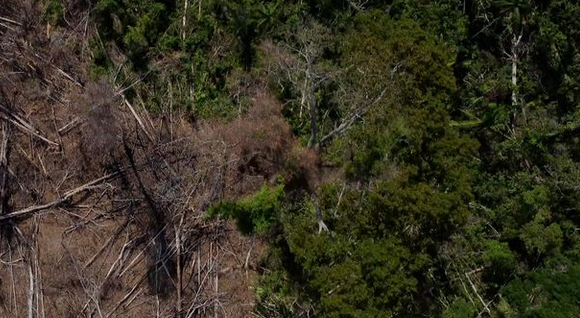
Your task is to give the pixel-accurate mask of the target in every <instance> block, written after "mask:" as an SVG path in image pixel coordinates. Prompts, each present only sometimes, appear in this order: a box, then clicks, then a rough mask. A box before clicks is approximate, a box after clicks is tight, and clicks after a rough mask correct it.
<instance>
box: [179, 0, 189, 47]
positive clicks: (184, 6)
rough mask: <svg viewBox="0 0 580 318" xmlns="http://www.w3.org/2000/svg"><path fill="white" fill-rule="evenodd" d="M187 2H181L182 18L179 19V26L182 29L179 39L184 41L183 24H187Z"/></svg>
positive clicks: (186, 0)
mask: <svg viewBox="0 0 580 318" xmlns="http://www.w3.org/2000/svg"><path fill="white" fill-rule="evenodd" d="M188 4H189V1H188V0H185V3H184V4H183V19H182V21H181V26H182V30H181V39H182V41H185V26H186V24H187V6H188Z"/></svg>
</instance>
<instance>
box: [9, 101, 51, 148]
mask: <svg viewBox="0 0 580 318" xmlns="http://www.w3.org/2000/svg"><path fill="white" fill-rule="evenodd" d="M0 118H3V119H5V120H6V121H8V122H10V123H11V124H13V125H14V126H16V127H18V128H20V129H21V130H23V131H24V132H27V133H30V134H31V135H33V136H34V137H36V138H38V139H40V140H42V141H44V142H46V143H48V144H50V145H53V146H58V147H60V144H59V143H57V142H54V141H52V140H50V139H48V138H46V137H44V136H43V135H42V132H41V131H39V130H38V129H36V128H34V126H32V124H30V123H29V122H28V121H26V120H25V119H24V118H22V117H20V116H18V115H16V114H14V113H13V112H11V111H10V110H9V109H8V108H5V107H4V106H2V105H0Z"/></svg>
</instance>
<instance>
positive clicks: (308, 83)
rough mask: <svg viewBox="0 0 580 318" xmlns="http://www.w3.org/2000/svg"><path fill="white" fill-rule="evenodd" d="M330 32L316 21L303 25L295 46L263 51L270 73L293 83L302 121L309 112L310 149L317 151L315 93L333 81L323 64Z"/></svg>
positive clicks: (299, 30) (267, 45)
mask: <svg viewBox="0 0 580 318" xmlns="http://www.w3.org/2000/svg"><path fill="white" fill-rule="evenodd" d="M328 32H329V31H328V30H327V29H326V28H325V27H324V26H322V25H320V24H318V23H317V22H314V21H304V22H303V25H302V26H300V27H299V29H298V30H297V32H296V33H295V34H294V36H293V38H292V39H291V41H290V42H294V43H296V44H294V45H286V46H285V47H281V46H277V45H275V44H272V43H264V45H263V46H264V49H265V50H266V52H267V53H268V54H271V59H272V64H271V66H270V71H272V72H273V73H274V74H273V75H274V76H276V77H279V78H283V79H284V80H287V81H289V82H290V83H291V85H292V89H295V90H296V91H297V93H298V95H299V96H298V99H299V100H298V104H299V107H300V108H299V112H298V117H299V118H302V116H303V115H302V114H303V113H304V110H305V109H306V111H307V112H308V117H309V119H310V120H309V122H310V139H309V140H308V147H309V148H314V147H316V146H317V145H318V144H319V142H320V140H319V139H320V138H319V123H318V121H319V118H318V112H319V109H318V101H317V97H316V93H317V92H318V91H319V90H320V88H321V86H322V84H324V83H325V82H327V81H330V80H331V79H332V75H331V72H329V71H328V70H325V68H324V66H323V65H322V64H321V63H320V60H321V57H322V53H323V48H324V42H325V41H327V38H328Z"/></svg>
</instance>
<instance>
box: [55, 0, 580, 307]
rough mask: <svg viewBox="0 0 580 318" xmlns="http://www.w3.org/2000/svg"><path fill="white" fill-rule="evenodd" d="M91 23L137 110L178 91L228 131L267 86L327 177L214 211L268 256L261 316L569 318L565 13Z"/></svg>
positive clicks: (449, 8)
mask: <svg viewBox="0 0 580 318" xmlns="http://www.w3.org/2000/svg"><path fill="white" fill-rule="evenodd" d="M51 3H52V2H51ZM55 8H57V7H54V6H52V5H51V6H49V8H48V9H47V16H48V17H50V19H56V18H55V17H56V16H57V13H58V10H56V9H55ZM96 9H97V13H96V14H97V18H98V21H99V32H100V39H95V43H96V44H95V45H94V47H95V49H94V60H93V61H94V66H95V67H96V68H97V69H98V68H100V69H101V71H102V72H100V73H99V74H103V73H104V74H107V72H108V74H110V75H112V76H114V74H115V71H116V67H119V66H118V64H119V62H118V61H115V62H113V59H112V57H111V56H108V55H107V54H110V53H106V52H111V50H109V47H111V46H116V47H117V48H119V49H120V50H121V51H123V52H124V53H125V55H126V58H127V60H126V61H123V63H127V65H129V66H127V67H125V66H124V69H125V70H126V72H125V73H124V75H122V76H118V78H119V79H118V80H121V79H124V78H125V79H126V78H131V76H132V75H131V74H138V75H139V76H140V77H143V82H142V83H140V84H139V85H138V86H136V87H134V88H133V89H132V90H131V91H129V93H131V96H133V97H134V96H140V95H144V96H143V99H144V100H145V101H146V103H147V104H148V106H149V107H150V108H152V109H155V107H160V105H161V104H162V101H163V100H164V97H163V96H165V95H164V94H165V93H160V94H159V95H155V93H154V92H165V91H167V90H168V89H171V87H173V89H174V90H176V91H179V92H178V93H170V94H172V96H175V99H176V101H175V102H174V103H175V104H176V105H180V106H182V107H184V108H186V109H189V110H190V111H191V112H192V113H193V114H194V115H195V116H201V117H204V116H205V117H216V116H217V117H219V116H223V117H228V116H231V114H232V112H235V111H236V110H240V109H242V108H243V107H244V102H243V97H244V96H243V93H241V95H242V99H240V93H236V92H238V90H237V89H238V88H239V87H241V86H244V85H249V84H248V83H249V82H252V81H254V82H256V81H257V82H260V81H265V82H267V84H269V85H270V86H269V87H270V88H271V90H272V91H273V92H274V93H275V94H276V95H277V96H278V97H279V99H280V100H281V102H283V105H284V115H285V116H286V118H287V120H288V122H289V123H290V124H291V125H292V127H293V131H294V133H295V135H296V137H297V138H298V139H299V140H302V141H303V144H304V145H306V143H307V141H308V143H309V145H311V146H312V145H313V148H315V149H317V151H318V152H319V154H320V156H321V158H323V160H324V161H325V162H326V163H327V164H328V165H332V166H333V169H334V171H339V173H338V174H339V175H340V176H339V177H334V178H326V179H324V178H323V179H324V180H330V181H324V182H321V183H320V184H317V186H316V187H312V186H311V185H306V184H304V185H303V186H302V188H301V189H297V187H296V185H295V184H293V185H292V186H287V187H284V186H277V187H273V188H272V187H267V186H265V187H264V188H263V189H262V190H261V191H260V192H258V193H256V194H255V195H253V196H250V197H247V198H244V199H241V200H239V201H228V202H221V203H218V204H216V205H214V206H212V207H211V208H210V210H209V212H208V213H209V215H210V216H217V215H221V216H223V217H226V218H233V219H236V220H237V222H238V225H239V227H240V230H241V231H242V232H243V233H245V234H259V235H260V236H261V237H263V238H265V239H266V240H267V241H268V242H270V243H271V246H270V252H269V254H268V255H267V257H265V258H264V261H263V264H262V265H263V267H264V268H266V269H267V270H266V271H265V272H264V273H263V275H262V277H261V280H260V286H259V287H258V288H257V289H256V290H257V294H258V296H259V303H258V305H257V306H256V312H257V313H258V314H260V315H262V316H265V317H301V316H303V317H307V316H309V317H314V316H315V317H369V318H371V317H420V316H422V317H446V318H452V317H453V318H471V317H480V316H483V317H506V318H510V317H513V318H515V317H579V316H580V298H579V297H580V296H579V295H580V293H579V292H578V291H579V290H580V286H578V285H579V282H580V195H579V192H578V184H579V182H580V147H579V144H578V137H577V133H578V132H579V131H580V19H578V17H580V4H578V3H577V2H575V1H570V0H553V1H528V0H506V1H503V0H502V1H499V0H498V1H489V0H475V1H465V2H457V1H450V0H434V1H409V0H393V1H385V2H383V1H372V0H371V1H291V0H286V1H283V0H278V1H259V0H243V1H242V0H237V1H219V0H207V1H199V2H194V3H190V4H189V7H188V9H187V11H186V12H185V16H186V17H187V19H186V20H183V15H184V2H183V0H180V1H162V0H147V1H137V0H99V1H97V5H96ZM183 21H186V22H185V26H184V25H183V24H182V23H183ZM263 43H266V44H267V45H266V44H263ZM113 66H115V67H113ZM103 70H104V71H103ZM336 174H337V173H335V175H336ZM281 179H283V178H281ZM313 188H315V189H313ZM320 217H322V219H320ZM321 222H324V225H325V226H326V227H327V228H328V231H326V230H325V228H324V227H322V226H320V224H321ZM317 229H318V230H317Z"/></svg>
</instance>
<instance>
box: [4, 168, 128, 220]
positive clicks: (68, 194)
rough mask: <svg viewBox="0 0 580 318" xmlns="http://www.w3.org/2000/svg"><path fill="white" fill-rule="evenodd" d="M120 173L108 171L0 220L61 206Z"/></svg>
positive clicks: (27, 215)
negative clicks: (60, 194)
mask: <svg viewBox="0 0 580 318" xmlns="http://www.w3.org/2000/svg"><path fill="white" fill-rule="evenodd" d="M119 174H120V172H114V173H110V174H107V175H104V176H102V177H100V178H98V179H95V180H93V181H91V182H89V183H85V184H83V185H81V186H80V187H76V188H74V189H72V190H69V191H67V192H66V193H65V194H64V195H63V196H61V197H60V198H59V199H57V200H54V201H52V202H49V203H46V204H42V205H34V206H31V207H28V208H25V209H22V210H18V211H15V212H12V213H8V214H5V215H0V222H1V221H4V220H9V219H14V218H20V217H29V216H32V215H34V214H37V213H39V212H42V211H44V210H48V209H51V208H55V207H58V206H61V205H63V204H65V203H67V202H68V201H69V200H70V199H71V198H72V197H73V196H74V195H76V194H78V193H81V192H83V191H86V190H90V189H92V188H93V187H95V186H97V185H99V184H102V183H104V182H107V181H110V180H113V179H114V178H116V177H117V176H118V175H119Z"/></svg>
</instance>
